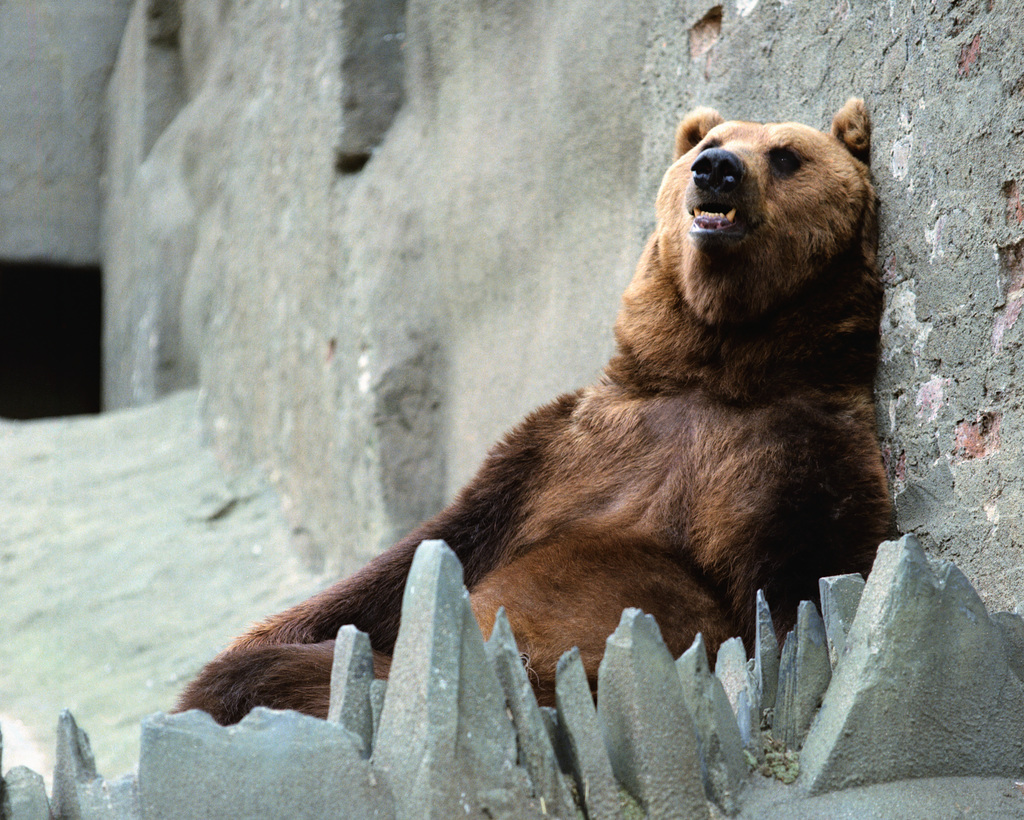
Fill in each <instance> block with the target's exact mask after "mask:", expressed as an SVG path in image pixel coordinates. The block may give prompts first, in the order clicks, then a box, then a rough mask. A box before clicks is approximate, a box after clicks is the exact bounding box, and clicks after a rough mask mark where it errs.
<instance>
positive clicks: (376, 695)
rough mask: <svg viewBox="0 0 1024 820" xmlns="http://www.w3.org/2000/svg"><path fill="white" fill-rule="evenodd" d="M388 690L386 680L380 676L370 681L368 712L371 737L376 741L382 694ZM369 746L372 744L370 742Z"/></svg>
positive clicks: (381, 708) (382, 703)
mask: <svg viewBox="0 0 1024 820" xmlns="http://www.w3.org/2000/svg"><path fill="white" fill-rule="evenodd" d="M387 691H388V682H387V680H385V679H382V678H376V679H374V680H372V681H370V714H371V715H372V716H373V737H374V743H376V738H377V730H378V729H379V728H380V713H381V712H382V711H383V709H384V696H385V695H386V694H387ZM370 746H371V748H372V747H373V744H372V743H371V744H370Z"/></svg>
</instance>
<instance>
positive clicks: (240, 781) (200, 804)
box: [139, 706, 395, 820]
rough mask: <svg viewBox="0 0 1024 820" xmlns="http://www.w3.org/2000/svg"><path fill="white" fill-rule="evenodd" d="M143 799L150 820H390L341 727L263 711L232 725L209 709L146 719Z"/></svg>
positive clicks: (379, 782)
mask: <svg viewBox="0 0 1024 820" xmlns="http://www.w3.org/2000/svg"><path fill="white" fill-rule="evenodd" d="M139 794H140V799H141V803H142V807H143V811H144V813H145V816H146V817H147V818H157V817H197V818H198V817H202V818H204V820H228V818H239V817H287V818H309V820H313V818H321V817H323V816H324V813H325V811H326V808H325V807H334V809H335V811H337V810H338V807H343V808H344V812H343V813H344V814H345V815H346V816H348V817H359V818H363V817H365V818H376V820H393V818H394V817H395V811H394V801H393V799H392V796H391V792H390V789H389V788H388V785H387V783H386V781H385V780H384V779H383V778H382V777H381V776H380V774H379V773H377V772H374V771H373V770H372V769H371V767H370V763H369V761H367V760H364V759H363V756H362V749H361V746H360V739H359V738H358V737H357V736H356V735H355V734H353V733H352V732H350V731H349V730H348V729H346V728H345V727H344V726H342V725H341V724H340V723H332V722H330V721H326V720H317V719H316V718H313V717H310V716H309V715H303V714H300V713H298V712H290V711H288V712H280V711H276V710H273V709H266V708H264V707H262V706H259V707H257V708H255V709H253V710H252V712H250V713H249V714H248V715H247V716H246V717H245V718H244V719H243V720H242V722H241V723H239V724H237V725H235V726H218V725H217V724H216V723H215V722H214V721H213V719H212V718H211V717H210V716H209V715H207V714H206V713H204V712H199V711H195V710H193V711H190V712H184V713H182V714H176V715H165V714H162V713H157V714H155V715H150V716H149V717H148V718H146V719H145V720H143V721H142V753H141V756H140V758H139Z"/></svg>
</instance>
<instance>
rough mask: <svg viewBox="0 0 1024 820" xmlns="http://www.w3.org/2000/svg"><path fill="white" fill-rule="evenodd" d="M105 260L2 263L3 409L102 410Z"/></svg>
mask: <svg viewBox="0 0 1024 820" xmlns="http://www.w3.org/2000/svg"><path fill="white" fill-rule="evenodd" d="M102 316H103V293H102V283H101V278H100V271H99V268H68V267H59V266H53V265H40V264H30V265H26V264H4V263H0V416H3V417H5V418H12V419H37V418H45V417H49V416H70V415H76V414H80V413H98V412H99V411H100V390H101V388H100V384H101V379H100V339H101V336H102V334H101V331H102Z"/></svg>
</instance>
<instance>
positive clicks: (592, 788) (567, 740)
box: [555, 647, 622, 820]
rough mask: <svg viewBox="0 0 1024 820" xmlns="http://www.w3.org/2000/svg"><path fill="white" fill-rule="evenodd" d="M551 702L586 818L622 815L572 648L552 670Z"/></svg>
mask: <svg viewBox="0 0 1024 820" xmlns="http://www.w3.org/2000/svg"><path fill="white" fill-rule="evenodd" d="M555 704H556V706H557V709H558V727H559V731H560V734H561V737H562V739H563V741H564V743H563V744H561V745H562V746H563V750H562V751H563V754H564V756H565V757H566V758H567V759H568V760H569V762H570V765H571V772H572V776H573V778H574V779H575V781H576V790H577V793H578V794H579V798H580V802H582V803H583V807H584V810H585V811H586V814H587V820H606V818H614V820H620V819H621V818H622V808H621V802H620V800H619V787H618V784H617V783H616V782H615V776H614V775H613V774H612V764H611V761H610V760H609V759H608V750H607V749H606V748H605V745H604V740H603V739H602V738H601V729H600V727H599V725H598V722H597V711H596V710H595V709H594V700H593V697H592V696H591V694H590V685H589V684H588V683H587V674H586V672H584V670H583V662H582V661H581V660H580V653H579V650H578V649H577V648H576V647H573V648H572V649H570V650H569V651H568V652H566V653H565V654H564V655H562V657H561V658H559V660H558V666H557V668H556V670H555Z"/></svg>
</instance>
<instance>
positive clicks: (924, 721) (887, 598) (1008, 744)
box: [801, 536, 1024, 793]
mask: <svg viewBox="0 0 1024 820" xmlns="http://www.w3.org/2000/svg"><path fill="white" fill-rule="evenodd" d="M801 768H802V773H801V783H803V784H804V787H805V788H806V789H808V790H809V791H810V792H811V793H821V792H825V791H833V790H836V789H842V788H846V787H848V786H853V785H862V784H870V783H881V782H887V781H891V780H898V779H902V778H908V777H939V776H950V775H988V776H992V775H1002V776H1006V777H1010V776H1013V777H1020V776H1021V774H1022V773H1024V681H1022V680H1021V679H1020V677H1018V675H1017V673H1016V671H1015V669H1014V665H1011V664H1010V662H1009V661H1008V658H1007V644H1006V643H1004V637H1003V629H1002V628H1001V627H1000V626H999V625H997V624H996V623H994V622H993V620H992V619H991V618H990V617H989V615H988V613H987V612H986V611H985V607H984V605H983V604H982V602H981V599H980V598H979V597H978V595H977V593H976V592H975V591H974V589H973V588H972V587H971V585H970V583H969V582H968V580H967V578H966V577H965V576H964V575H963V573H961V572H960V571H959V570H958V569H957V568H956V567H955V566H954V565H953V564H951V563H949V562H940V563H938V564H937V565H936V566H934V567H932V566H931V565H930V564H929V562H928V559H927V558H926V557H925V554H924V551H923V550H922V548H921V545H920V544H919V543H918V541H917V539H916V538H914V536H904V537H903V538H902V539H901V540H900V541H898V542H886V543H885V544H883V545H882V547H881V548H880V549H879V554H878V559H877V560H876V561H875V565H874V568H873V569H872V571H871V575H870V576H869V578H868V582H867V585H866V587H865V588H864V594H863V595H862V597H861V602H860V607H859V608H858V610H857V615H856V617H855V618H854V621H853V625H852V627H851V628H850V634H849V636H848V639H847V652H846V655H845V656H844V658H843V661H842V663H841V664H839V666H838V667H837V668H836V675H835V677H834V678H833V680H832V684H831V686H830V687H829V690H828V693H827V694H826V696H825V699H824V703H823V704H822V707H821V711H820V713H819V714H818V718H817V720H816V721H815V723H814V726H813V727H812V729H811V732H810V734H809V735H808V736H807V741H806V743H805V744H804V748H803V752H802V754H801Z"/></svg>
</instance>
